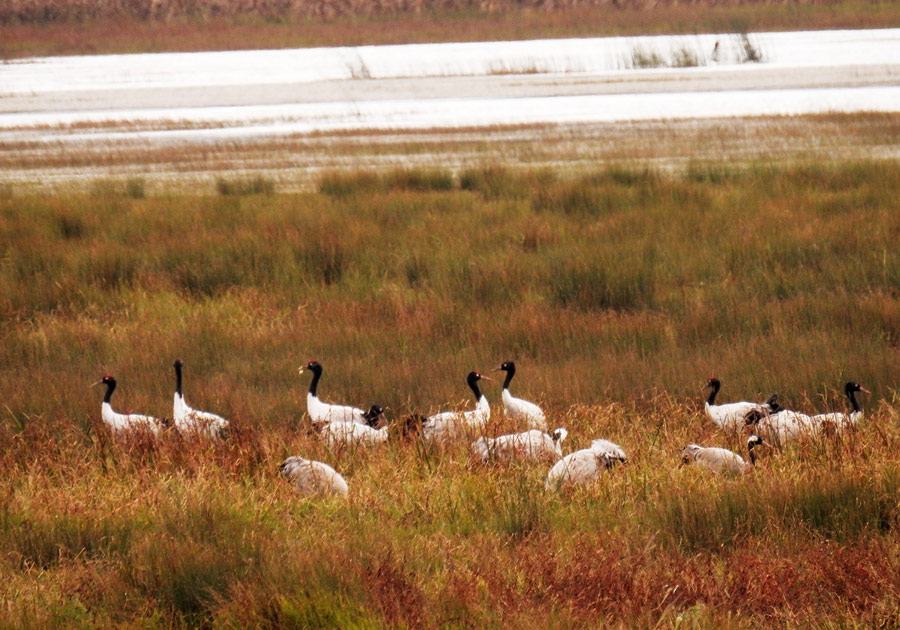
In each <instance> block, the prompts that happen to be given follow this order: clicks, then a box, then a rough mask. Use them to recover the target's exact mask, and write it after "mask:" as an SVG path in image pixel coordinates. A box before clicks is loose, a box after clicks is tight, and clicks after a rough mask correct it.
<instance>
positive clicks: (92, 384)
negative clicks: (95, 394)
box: [91, 378, 103, 387]
mask: <svg viewBox="0 0 900 630" xmlns="http://www.w3.org/2000/svg"><path fill="white" fill-rule="evenodd" d="M102 384H103V379H102V378H101V379H100V380H99V381H97V382H96V383H91V387H96V386H97V385H102Z"/></svg>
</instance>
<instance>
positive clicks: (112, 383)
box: [103, 378, 116, 403]
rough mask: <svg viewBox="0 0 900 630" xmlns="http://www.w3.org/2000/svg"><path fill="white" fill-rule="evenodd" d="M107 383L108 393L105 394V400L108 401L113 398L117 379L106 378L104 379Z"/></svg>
mask: <svg viewBox="0 0 900 630" xmlns="http://www.w3.org/2000/svg"><path fill="white" fill-rule="evenodd" d="M104 384H105V385H106V395H105V396H103V402H105V403H108V402H109V399H110V398H112V395H113V391H115V389H116V381H115V380H114V379H111V378H110V379H106V380H105V381H104Z"/></svg>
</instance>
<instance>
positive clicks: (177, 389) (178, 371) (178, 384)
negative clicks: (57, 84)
mask: <svg viewBox="0 0 900 630" xmlns="http://www.w3.org/2000/svg"><path fill="white" fill-rule="evenodd" d="M174 367H175V393H176V394H178V395H179V396H183V394H182V393H181V361H176V362H175V363H174Z"/></svg>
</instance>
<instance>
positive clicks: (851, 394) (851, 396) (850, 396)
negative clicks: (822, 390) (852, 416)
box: [845, 388, 862, 412]
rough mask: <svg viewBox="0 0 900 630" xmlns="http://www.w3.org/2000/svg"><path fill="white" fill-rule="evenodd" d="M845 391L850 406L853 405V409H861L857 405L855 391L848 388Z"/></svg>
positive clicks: (855, 410)
mask: <svg viewBox="0 0 900 630" xmlns="http://www.w3.org/2000/svg"><path fill="white" fill-rule="evenodd" d="M845 393H846V394H847V398H848V399H849V400H850V406H851V407H853V411H854V412H857V411H862V407H860V406H859V402H858V401H857V400H856V391H855V390H852V389H849V388H848V389H847V390H846V391H845Z"/></svg>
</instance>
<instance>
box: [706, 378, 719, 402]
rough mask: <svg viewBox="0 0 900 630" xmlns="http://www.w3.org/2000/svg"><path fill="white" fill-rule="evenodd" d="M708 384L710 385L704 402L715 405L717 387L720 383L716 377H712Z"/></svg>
mask: <svg viewBox="0 0 900 630" xmlns="http://www.w3.org/2000/svg"><path fill="white" fill-rule="evenodd" d="M709 386H710V392H709V398H707V399H706V402H707V403H708V404H710V405H715V404H716V394H718V393H719V388H720V387H721V386H722V384H721V383H720V382H719V381H718V380H717V379H713V380H712V381H710V383H709Z"/></svg>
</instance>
